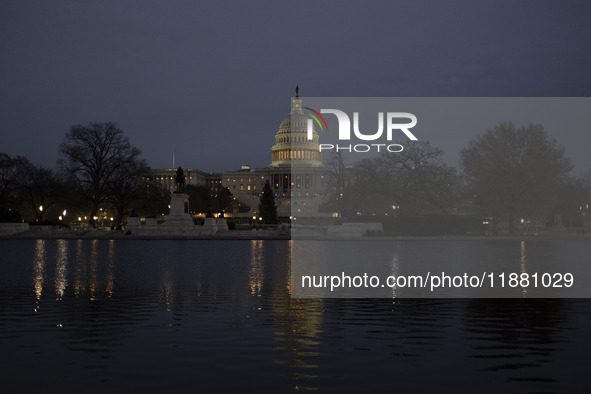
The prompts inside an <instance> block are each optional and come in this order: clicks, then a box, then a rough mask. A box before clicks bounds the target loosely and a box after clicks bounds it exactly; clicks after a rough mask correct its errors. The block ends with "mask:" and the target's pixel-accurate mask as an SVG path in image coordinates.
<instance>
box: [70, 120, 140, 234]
mask: <svg viewBox="0 0 591 394" xmlns="http://www.w3.org/2000/svg"><path fill="white" fill-rule="evenodd" d="M60 154H61V159H60V162H59V163H60V165H61V167H62V168H63V169H64V170H65V171H67V172H68V173H70V174H72V175H73V176H74V178H75V179H76V181H77V183H78V184H79V185H80V186H81V190H82V191H83V193H84V196H85V197H86V199H87V200H88V201H89V202H90V215H89V217H90V222H91V224H94V219H93V217H94V216H95V215H96V214H97V212H98V211H99V207H100V205H101V203H103V202H104V201H105V200H106V199H107V198H108V197H109V193H110V192H111V191H112V190H113V189H112V188H110V187H109V184H110V183H112V182H113V181H114V179H115V178H117V174H118V173H121V171H124V170H125V169H126V168H128V169H133V168H135V167H136V164H137V162H138V161H139V160H140V155H141V151H140V150H139V149H138V148H136V147H134V146H132V145H131V144H130V143H129V140H128V138H127V137H125V136H124V135H123V131H122V130H121V129H119V128H117V127H116V125H115V124H114V123H112V122H104V123H99V122H93V123H90V124H89V125H88V126H81V125H78V126H73V127H72V128H71V129H70V132H69V133H67V134H66V135H65V137H64V140H63V142H62V144H61V145H60Z"/></svg>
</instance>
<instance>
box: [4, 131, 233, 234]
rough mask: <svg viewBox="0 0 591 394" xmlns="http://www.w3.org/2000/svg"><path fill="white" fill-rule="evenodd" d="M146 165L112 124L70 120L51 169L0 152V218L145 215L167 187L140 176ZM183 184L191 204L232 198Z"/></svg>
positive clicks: (214, 204) (225, 202)
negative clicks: (215, 196) (215, 195)
mask: <svg viewBox="0 0 591 394" xmlns="http://www.w3.org/2000/svg"><path fill="white" fill-rule="evenodd" d="M148 170H149V168H148V165H147V163H146V161H145V160H144V159H143V158H142V157H141V151H140V149H138V148H137V147H135V146H133V145H132V144H131V143H130V142H129V139H128V138H127V136H125V134H124V132H123V130H121V129H120V128H118V127H117V125H116V124H114V123H112V122H92V123H90V124H88V125H75V126H72V127H71V129H70V131H69V132H68V133H66V134H65V136H64V137H63V141H62V143H61V144H60V146H59V160H58V163H57V167H56V168H55V169H52V168H48V167H45V166H41V165H36V164H33V163H31V162H30V161H29V160H28V159H27V158H25V157H22V156H16V157H10V156H9V155H7V154H6V153H0V221H20V220H26V221H29V222H37V223H58V221H57V218H58V216H59V218H60V220H63V221H62V223H63V222H71V221H72V218H73V217H75V218H76V220H77V219H78V218H80V221H84V222H87V223H89V224H90V225H95V224H96V222H97V221H102V220H103V217H102V215H104V214H105V213H106V212H108V213H109V216H108V218H107V220H108V221H109V222H111V221H112V222H114V223H115V224H116V225H118V224H120V223H122V222H123V220H124V218H125V217H126V216H128V215H129V214H130V213H131V211H132V209H133V210H134V211H135V212H136V213H138V214H144V215H147V216H149V215H157V214H160V213H165V212H167V210H168V204H169V201H170V191H169V190H166V189H163V188H159V187H155V185H151V187H150V188H147V187H146V184H145V183H144V182H142V180H141V178H142V175H144V174H146V173H147V172H148ZM186 189H187V192H188V193H189V195H190V197H191V199H192V200H193V202H194V203H195V207H194V208H196V209H203V211H205V210H207V209H210V208H213V209H216V210H218V209H219V210H224V209H228V207H229V206H231V204H232V202H233V198H232V195H231V193H230V192H229V190H222V193H220V196H219V198H211V197H210V196H209V193H208V191H207V189H206V188H205V187H201V186H199V187H193V186H190V185H188V186H187V187H186ZM66 208H67V209H66ZM68 210H69V212H68ZM66 215H68V216H67V218H68V220H66V217H64V216H66ZM111 218H112V220H111ZM76 220H74V221H76Z"/></svg>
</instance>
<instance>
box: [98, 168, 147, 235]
mask: <svg viewBox="0 0 591 394" xmlns="http://www.w3.org/2000/svg"><path fill="white" fill-rule="evenodd" d="M147 170H148V166H147V164H146V162H145V160H143V159H140V158H138V157H136V158H135V159H131V160H127V162H126V164H125V165H122V166H119V167H118V168H117V169H116V170H115V171H114V172H113V174H112V176H111V177H110V178H109V179H108V181H107V190H108V197H107V200H108V201H109V203H110V204H111V206H112V207H113V208H114V210H115V223H116V226H117V228H118V229H120V228H121V223H122V221H123V217H124V215H125V214H126V213H127V212H128V211H131V208H132V205H133V203H134V202H136V201H138V200H140V199H142V198H143V189H144V187H145V185H144V183H143V182H142V181H141V175H142V174H145V173H146V171H147Z"/></svg>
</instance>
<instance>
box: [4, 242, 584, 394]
mask: <svg viewBox="0 0 591 394" xmlns="http://www.w3.org/2000/svg"><path fill="white" fill-rule="evenodd" d="M415 242H416V241H415ZM466 242H470V241H466ZM290 247H291V246H290V242H289V241H260V240H257V241H170V240H169V241H140V240H117V241H114V240H0V346H1V347H0V349H1V353H0V354H1V355H0V363H1V364H0V366H1V369H0V371H1V372H0V375H1V377H2V384H3V387H15V388H18V392H31V391H33V390H35V391H42V392H46V393H47V392H62V393H63V392H74V391H78V392H85V393H86V392H93V393H99V392H101V393H104V392H131V390H133V392H144V393H145V392H148V393H149V392H189V391H190V392H205V393H207V392H256V393H259V392H272V393H281V392H290V391H297V390H302V391H306V390H319V391H320V392H335V393H344V392H367V393H373V392H388V393H392V392H409V391H429V392H431V391H433V392H470V393H472V392H493V393H497V392H568V393H573V392H588V387H589V384H588V383H587V382H588V380H589V365H591V355H590V351H591V301H590V300H586V299H585V300H573V299H552V300H544V299H508V300H494V299H474V300H470V299H455V300H450V299H430V300H426V299H424V300H420V299H400V300H391V299H390V300H388V299H377V300H376V299H324V300H320V299H292V298H290V296H289V294H290V293H289V292H290V286H291V284H290V271H289V256H290ZM3 391H5V390H3Z"/></svg>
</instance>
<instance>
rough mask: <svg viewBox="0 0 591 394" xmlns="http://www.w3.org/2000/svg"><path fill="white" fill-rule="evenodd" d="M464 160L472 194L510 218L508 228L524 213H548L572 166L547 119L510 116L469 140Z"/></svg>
mask: <svg viewBox="0 0 591 394" xmlns="http://www.w3.org/2000/svg"><path fill="white" fill-rule="evenodd" d="M461 164H462V167H463V170H464V173H465V175H466V177H467V179H468V181H469V184H470V186H471V189H472V191H473V195H475V196H476V198H477V199H478V200H479V201H480V203H482V204H483V205H484V207H485V209H486V210H487V214H488V215H490V216H493V217H494V218H497V219H504V220H506V221H507V222H508V224H509V232H511V231H512V230H513V224H514V222H515V221H516V220H518V219H519V218H537V219H544V218H545V217H546V215H547V212H548V209H549V208H550V207H551V206H552V204H553V203H554V201H555V199H556V194H557V191H558V189H559V187H560V185H561V184H562V182H563V180H564V179H565V177H566V175H567V174H568V173H569V172H570V170H571V169H572V165H571V162H570V159H569V158H568V157H566V156H565V153H564V148H563V147H562V146H560V145H558V144H557V142H556V140H555V139H554V138H552V137H550V136H549V135H548V134H547V133H546V131H545V130H544V127H543V126H542V125H536V124H530V125H527V126H522V127H519V128H516V127H515V126H514V125H513V123H511V122H505V123H501V124H498V125H496V126H495V127H493V128H492V129H490V130H487V131H486V132H485V133H484V134H482V135H479V136H477V137H476V138H475V139H473V140H472V141H470V142H469V144H468V147H467V148H465V149H464V150H462V152H461ZM493 223H494V224H495V226H496V220H495V221H494V222H493ZM495 230H496V228H495Z"/></svg>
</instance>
